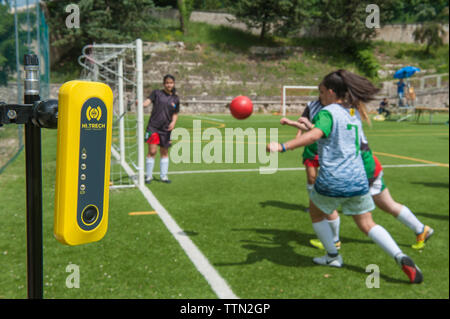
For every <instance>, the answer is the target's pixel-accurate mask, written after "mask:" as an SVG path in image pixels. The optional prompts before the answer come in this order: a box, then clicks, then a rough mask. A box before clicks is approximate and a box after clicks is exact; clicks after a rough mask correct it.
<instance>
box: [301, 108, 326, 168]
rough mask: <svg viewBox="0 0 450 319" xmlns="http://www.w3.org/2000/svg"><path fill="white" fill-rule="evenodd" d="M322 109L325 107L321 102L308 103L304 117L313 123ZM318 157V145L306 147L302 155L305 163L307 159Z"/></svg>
mask: <svg viewBox="0 0 450 319" xmlns="http://www.w3.org/2000/svg"><path fill="white" fill-rule="evenodd" d="M322 108H323V105H322V104H321V103H320V101H319V100H317V101H311V102H308V104H307V106H306V108H305V111H303V114H302V117H306V118H307V119H308V120H310V121H311V122H312V121H313V119H314V117H315V116H316V115H317V113H319V112H320V110H321V109H322ZM316 155H317V143H313V144H311V145H307V146H305V147H304V149H303V155H302V157H303V162H305V160H307V159H313V158H314V157H315V156H316Z"/></svg>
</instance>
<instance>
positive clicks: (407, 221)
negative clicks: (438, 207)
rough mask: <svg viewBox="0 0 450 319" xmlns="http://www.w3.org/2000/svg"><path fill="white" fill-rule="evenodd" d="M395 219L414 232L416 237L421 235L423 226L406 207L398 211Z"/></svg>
mask: <svg viewBox="0 0 450 319" xmlns="http://www.w3.org/2000/svg"><path fill="white" fill-rule="evenodd" d="M397 219H398V220H399V221H400V222H401V223H402V224H403V225H405V226H407V227H408V228H409V229H411V230H412V231H413V232H415V233H416V235H419V234H421V233H422V232H423V229H424V227H425V226H424V224H422V223H421V222H420V221H419V220H418V219H417V217H416V216H415V215H414V214H413V213H412V212H411V211H410V210H409V208H408V207H406V206H403V207H402V210H401V211H400V214H399V215H398V216H397Z"/></svg>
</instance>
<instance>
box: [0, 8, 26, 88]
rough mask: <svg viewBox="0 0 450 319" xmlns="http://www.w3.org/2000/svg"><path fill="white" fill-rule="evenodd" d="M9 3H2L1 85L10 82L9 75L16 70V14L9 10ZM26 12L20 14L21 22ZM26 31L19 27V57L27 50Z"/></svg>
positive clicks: (0, 18) (0, 16)
mask: <svg viewBox="0 0 450 319" xmlns="http://www.w3.org/2000/svg"><path fill="white" fill-rule="evenodd" d="M8 8H9V6H8V5H3V4H1V3H0V85H4V86H6V85H7V84H8V76H9V75H11V74H13V73H14V72H15V71H16V39H15V26H14V15H13V14H11V13H9V12H8ZM23 19H24V14H18V21H19V24H20V23H21V21H22V22H23ZM26 36H27V35H26V32H25V31H24V30H22V29H21V28H19V30H18V37H19V43H18V45H19V58H20V57H22V58H23V53H24V52H26V45H25V44H26Z"/></svg>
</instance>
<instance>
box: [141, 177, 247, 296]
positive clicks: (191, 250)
mask: <svg viewBox="0 0 450 319" xmlns="http://www.w3.org/2000/svg"><path fill="white" fill-rule="evenodd" d="M139 190H140V191H141V192H142V194H143V195H144V196H145V198H146V199H147V201H148V202H149V204H150V205H151V206H152V207H153V209H154V210H155V211H156V212H157V213H158V216H159V217H160V218H161V220H162V221H163V223H164V224H165V225H166V227H167V229H168V230H169V231H170V233H171V234H172V236H173V237H175V239H176V240H177V241H178V243H179V244H180V246H181V248H183V250H184V251H185V253H186V254H187V255H188V257H189V259H190V260H191V261H192V263H193V264H194V266H195V267H196V268H197V270H198V271H199V272H200V273H201V274H202V275H203V277H204V278H205V279H206V281H207V282H208V283H209V285H210V286H211V288H212V290H213V291H214V292H215V293H216V295H217V297H219V298H221V299H238V297H237V296H236V295H235V294H234V293H233V291H232V290H231V288H230V287H229V286H228V284H227V282H226V281H225V279H223V278H222V277H221V276H220V274H219V273H218V272H217V271H216V269H214V267H213V266H212V265H211V264H210V263H209V261H208V259H207V258H206V257H205V256H204V255H203V254H202V252H201V251H200V250H199V249H198V248H197V246H195V244H194V243H193V242H192V241H191V239H190V238H189V237H188V236H187V235H186V233H185V232H184V231H183V230H182V229H181V228H180V226H178V224H177V223H176V222H175V220H174V219H173V218H172V216H170V214H169V213H168V212H167V210H166V209H165V208H164V207H163V206H162V205H161V203H160V202H159V201H158V199H156V197H155V196H154V195H153V193H152V192H151V191H150V190H149V189H148V188H147V187H146V186H145V185H144V186H140V187H139Z"/></svg>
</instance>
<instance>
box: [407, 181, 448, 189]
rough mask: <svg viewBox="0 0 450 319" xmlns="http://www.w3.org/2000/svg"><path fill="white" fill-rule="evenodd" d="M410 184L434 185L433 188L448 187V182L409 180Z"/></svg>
mask: <svg viewBox="0 0 450 319" xmlns="http://www.w3.org/2000/svg"><path fill="white" fill-rule="evenodd" d="M411 184H416V185H423V186H426V187H435V188H447V189H448V188H449V184H448V183H435V182H432V183H429V182H411Z"/></svg>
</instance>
